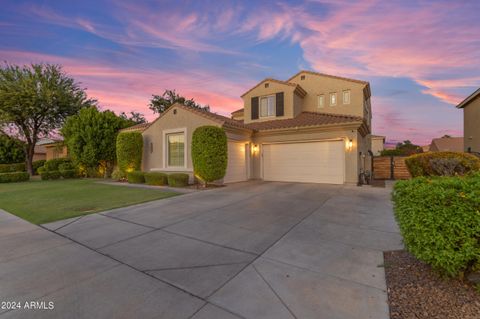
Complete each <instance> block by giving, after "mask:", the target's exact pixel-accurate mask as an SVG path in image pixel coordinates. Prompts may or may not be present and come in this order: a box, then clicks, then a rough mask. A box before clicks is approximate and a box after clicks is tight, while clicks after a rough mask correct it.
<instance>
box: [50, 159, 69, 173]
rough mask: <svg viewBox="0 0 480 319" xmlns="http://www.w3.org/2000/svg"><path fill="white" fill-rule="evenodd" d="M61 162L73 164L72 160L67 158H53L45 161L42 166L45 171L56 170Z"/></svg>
mask: <svg viewBox="0 0 480 319" xmlns="http://www.w3.org/2000/svg"><path fill="white" fill-rule="evenodd" d="M62 164H70V165H73V164H72V160H71V159H69V158H54V159H51V160H48V161H46V162H45V164H44V165H43V167H44V168H45V171H58V170H59V167H60V165H62Z"/></svg>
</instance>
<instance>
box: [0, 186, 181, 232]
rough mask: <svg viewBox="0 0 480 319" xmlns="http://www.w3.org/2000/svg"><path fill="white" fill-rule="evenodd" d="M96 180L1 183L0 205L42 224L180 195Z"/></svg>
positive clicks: (15, 213)
mask: <svg viewBox="0 0 480 319" xmlns="http://www.w3.org/2000/svg"><path fill="white" fill-rule="evenodd" d="M97 181H98V180H95V179H75V180H57V181H31V182H24V183H12V184H0V208H2V209H4V210H6V211H8V212H10V213H12V214H14V215H17V216H19V217H21V218H23V219H26V220H28V221H30V222H32V223H34V224H43V223H48V222H53V221H56V220H61V219H66V218H70V217H75V216H81V215H86V214H91V213H96V212H100V211H104V210H108V209H112V208H118V207H124V206H129V205H134V204H139V203H143V202H148V201H152V200H156V199H162V198H167V197H171V196H175V195H179V193H176V192H172V191H165V190H156V189H136V188H130V187H117V186H112V185H105V184H100V183H97Z"/></svg>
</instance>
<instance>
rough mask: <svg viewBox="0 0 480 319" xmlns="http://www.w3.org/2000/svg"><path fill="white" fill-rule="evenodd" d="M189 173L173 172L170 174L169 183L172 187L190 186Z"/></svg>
mask: <svg viewBox="0 0 480 319" xmlns="http://www.w3.org/2000/svg"><path fill="white" fill-rule="evenodd" d="M188 179H189V178H188V174H184V173H173V174H169V175H168V185H169V186H172V187H184V186H188Z"/></svg>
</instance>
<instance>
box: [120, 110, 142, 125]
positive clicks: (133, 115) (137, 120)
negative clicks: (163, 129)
mask: <svg viewBox="0 0 480 319" xmlns="http://www.w3.org/2000/svg"><path fill="white" fill-rule="evenodd" d="M120 117H121V118H122V119H124V120H127V121H129V122H130V123H131V125H136V124H143V123H147V120H146V119H145V116H144V115H143V114H142V113H140V112H134V111H131V112H130V115H128V114H127V113H125V112H122V113H120Z"/></svg>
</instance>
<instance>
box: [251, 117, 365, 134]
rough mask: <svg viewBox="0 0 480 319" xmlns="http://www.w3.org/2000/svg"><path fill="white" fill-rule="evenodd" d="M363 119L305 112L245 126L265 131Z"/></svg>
mask: <svg viewBox="0 0 480 319" xmlns="http://www.w3.org/2000/svg"><path fill="white" fill-rule="evenodd" d="M362 121H363V119H362V118H361V117H358V116H351V115H336V114H327V113H313V112H303V113H300V114H299V115H298V116H297V117H295V118H293V119H284V120H271V121H265V122H255V123H249V124H245V126H246V127H247V128H250V129H252V130H255V131H265V130H278V129H285V128H295V127H315V126H322V125H333V124H343V123H353V122H362Z"/></svg>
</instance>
